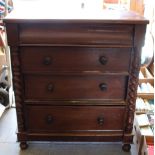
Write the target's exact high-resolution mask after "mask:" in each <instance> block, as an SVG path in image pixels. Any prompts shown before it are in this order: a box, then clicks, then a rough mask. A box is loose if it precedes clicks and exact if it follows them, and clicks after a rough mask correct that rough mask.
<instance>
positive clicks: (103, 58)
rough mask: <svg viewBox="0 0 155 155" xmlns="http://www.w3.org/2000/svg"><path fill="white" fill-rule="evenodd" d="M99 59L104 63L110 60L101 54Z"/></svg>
mask: <svg viewBox="0 0 155 155" xmlns="http://www.w3.org/2000/svg"><path fill="white" fill-rule="evenodd" d="M99 61H100V63H101V64H102V65H106V64H107V62H108V59H107V58H106V57H105V56H101V57H100V58H99Z"/></svg>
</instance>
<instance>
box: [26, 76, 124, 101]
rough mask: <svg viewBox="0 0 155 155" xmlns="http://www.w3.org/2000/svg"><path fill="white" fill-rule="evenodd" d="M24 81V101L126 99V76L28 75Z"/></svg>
mask: <svg viewBox="0 0 155 155" xmlns="http://www.w3.org/2000/svg"><path fill="white" fill-rule="evenodd" d="M24 79H25V82H24V83H25V99H40V100H51V99H57V100H59V99H64V100H78V99H105V100H106V99H109V98H111V99H119V100H125V98H126V93H125V91H126V87H127V77H126V76H106V75H105V76H77V75H76V76H67V75H66V76H61V75H59V76H54V75H53V76H48V75H46V76H41V75H28V76H25V78H24ZM111 81H113V82H111ZM103 83H104V84H105V85H106V87H107V88H106V89H104V90H102V88H101V86H100V85H101V84H103ZM51 87H52V88H51Z"/></svg>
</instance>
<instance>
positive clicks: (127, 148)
mask: <svg viewBox="0 0 155 155" xmlns="http://www.w3.org/2000/svg"><path fill="white" fill-rule="evenodd" d="M130 149H131V145H130V144H123V146H122V150H123V151H124V152H129V151H130Z"/></svg>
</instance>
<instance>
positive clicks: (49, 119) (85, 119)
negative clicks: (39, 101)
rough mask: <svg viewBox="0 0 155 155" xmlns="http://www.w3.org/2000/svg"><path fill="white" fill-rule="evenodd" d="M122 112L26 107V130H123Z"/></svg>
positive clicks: (113, 108)
mask: <svg viewBox="0 0 155 155" xmlns="http://www.w3.org/2000/svg"><path fill="white" fill-rule="evenodd" d="M124 110H125V107H124V106H123V107H116V106H114V107H105V106H103V107H98V106H85V107H83V106H67V107H66V106H61V107H59V106H53V107H52V109H51V107H50V106H39V107H36V106H28V107H26V115H27V130H28V131H30V132H61V133H63V132H66V131H67V132H69V131H87V132H89V131H93V130H123V121H124ZM111 113H115V116H114V115H113V116H111ZM36 114H39V115H36ZM101 118H102V119H104V120H103V123H102V124H101V122H99V119H101ZM100 121H101V120H100ZM34 122H37V123H34Z"/></svg>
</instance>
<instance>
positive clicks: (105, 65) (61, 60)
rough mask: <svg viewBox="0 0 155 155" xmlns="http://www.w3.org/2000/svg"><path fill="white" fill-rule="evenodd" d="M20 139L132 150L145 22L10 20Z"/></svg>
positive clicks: (120, 18)
mask: <svg viewBox="0 0 155 155" xmlns="http://www.w3.org/2000/svg"><path fill="white" fill-rule="evenodd" d="M4 22H5V25H6V30H7V38H8V45H9V46H10V53H11V62H12V72H13V86H14V91H15V100H16V111H17V121H18V133H17V136H18V141H19V142H21V143H20V144H21V145H20V146H21V148H22V149H25V148H27V141H36V140H37V141H105V142H117V141H122V142H123V150H125V151H129V150H130V143H132V140H133V134H132V129H133V120H134V111H135V100H136V94H137V84H138V73H139V68H140V56H141V48H142V46H143V44H144V36H145V30H146V24H147V23H148V21H147V20H145V19H144V18H143V17H141V16H138V15H137V14H134V13H132V12H125V11H101V14H98V15H93V16H92V14H87V15H86V14H84V12H83V13H79V15H77V14H76V16H75V17H74V14H72V15H70V16H69V14H67V15H66V16H65V15H63V16H62V14H56V13H53V14H52V13H51V14H50V15H47V16H45V18H44V17H43V16H41V17H40V16H39V15H33V17H32V15H30V14H24V15H23V14H20V13H19V12H12V13H11V14H10V15H9V16H8V17H6V19H4Z"/></svg>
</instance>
